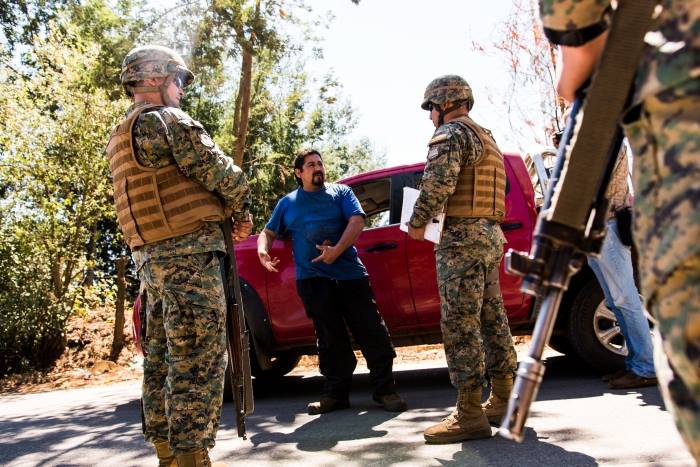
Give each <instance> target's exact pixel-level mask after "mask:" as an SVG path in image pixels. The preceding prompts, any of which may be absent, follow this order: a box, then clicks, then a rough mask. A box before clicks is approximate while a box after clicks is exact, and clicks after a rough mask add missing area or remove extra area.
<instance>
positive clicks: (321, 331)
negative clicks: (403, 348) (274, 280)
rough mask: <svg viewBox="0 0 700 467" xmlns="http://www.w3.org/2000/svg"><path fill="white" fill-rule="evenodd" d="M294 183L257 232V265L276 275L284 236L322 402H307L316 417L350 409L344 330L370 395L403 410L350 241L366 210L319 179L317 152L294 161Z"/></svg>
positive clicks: (352, 362) (345, 191)
mask: <svg viewBox="0 0 700 467" xmlns="http://www.w3.org/2000/svg"><path fill="white" fill-rule="evenodd" d="M294 175H295V177H296V179H297V182H298V183H299V185H300V187H299V188H297V189H296V190H295V191H293V192H291V193H289V194H288V195H287V196H285V197H284V198H282V199H281V200H279V202H278V203H277V206H276V207H275V210H274V211H273V213H272V217H271V218H270V220H269V222H268V223H267V225H266V226H265V230H263V232H262V233H261V234H260V236H259V237H258V257H259V258H260V263H261V264H262V265H263V267H265V269H267V270H268V271H270V272H277V265H278V263H279V259H277V258H271V257H270V255H269V253H268V252H269V250H270V247H271V246H272V242H273V241H274V240H275V238H276V237H277V236H279V235H288V234H289V235H291V237H292V251H293V253H294V264H295V265H296V278H297V293H298V294H299V297H300V298H301V301H302V302H303V304H304V308H305V309H306V314H307V316H308V317H309V318H310V319H311V320H312V321H313V323H314V328H315V330H316V338H317V341H316V345H317V347H318V359H319V366H320V370H321V374H322V375H323V376H325V378H326V380H325V382H324V385H323V392H322V394H321V399H320V401H318V402H312V403H311V404H309V406H308V411H309V414H311V415H316V414H321V413H325V412H330V411H333V410H338V409H344V408H346V407H349V405H350V403H349V400H348V395H349V393H350V383H351V379H352V373H353V371H355V366H356V365H357V360H356V359H355V354H354V353H353V351H352V345H351V343H350V338H349V336H348V333H347V329H346V326H347V328H349V329H350V332H352V336H353V338H354V339H355V342H357V344H358V345H359V346H360V350H361V351H362V355H364V357H365V359H366V360H367V367H368V368H369V376H370V381H371V382H372V385H373V386H374V394H373V396H372V398H373V399H374V401H375V402H377V403H379V404H381V405H382V406H383V407H384V408H385V409H386V410H389V411H392V412H402V411H404V410H406V403H405V402H404V401H403V399H401V397H400V396H399V395H398V394H397V393H396V388H395V384H394V376H393V373H392V365H393V359H394V357H396V353H395V352H394V346H393V345H392V343H391V339H390V338H389V331H388V330H387V328H386V324H384V320H383V319H382V317H381V316H380V315H379V312H378V311H377V304H376V302H375V301H374V294H373V293H372V287H371V286H370V283H369V276H368V275H367V270H366V269H365V266H364V265H363V264H362V262H361V261H360V258H359V257H358V256H357V249H356V248H355V247H354V246H353V243H354V242H355V240H356V239H357V237H358V236H359V235H360V233H361V232H362V229H363V227H364V225H365V222H364V219H365V213H364V211H363V210H362V207H361V206H360V202H359V201H358V199H357V197H356V196H355V194H354V193H353V192H352V190H351V189H350V188H349V187H347V186H345V185H338V184H333V183H325V170H324V167H323V160H322V159H321V154H320V153H319V152H318V151H316V150H314V149H309V150H304V151H302V152H300V153H299V155H297V156H296V158H295V159H294Z"/></svg>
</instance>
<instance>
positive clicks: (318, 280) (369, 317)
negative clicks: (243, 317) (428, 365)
mask: <svg viewBox="0 0 700 467" xmlns="http://www.w3.org/2000/svg"><path fill="white" fill-rule="evenodd" d="M297 293H298V294H299V297H300V298H301V301H302V302H303V303H304V308H305V309H306V314H307V316H308V317H309V318H310V319H311V320H312V321H313V323H314V328H315V329H316V339H317V340H316V345H317V347H318V360H319V366H320V367H321V374H322V375H323V376H325V377H326V381H325V382H324V385H323V395H326V396H331V397H334V398H339V399H345V398H347V397H348V393H349V392H350V384H351V380H352V372H353V371H355V366H356V365H357V360H356V359H355V354H354V353H353V351H352V345H351V343H350V338H349V336H348V332H347V328H349V329H350V332H352V336H353V338H354V339H355V342H356V343H357V344H358V345H359V346H360V350H361V351H362V355H363V356H364V357H365V359H366V360H367V367H368V368H369V379H370V381H371V382H372V385H373V386H374V394H375V395H377V396H379V395H384V394H391V393H393V392H395V391H396V389H395V385H394V375H393V374H392V365H393V362H394V357H396V352H394V346H393V345H392V343H391V339H390V338H389V331H388V330H387V328H386V324H384V320H383V319H382V317H381V316H380V315H379V312H378V311H377V304H376V302H375V301H374V294H373V293H372V287H371V286H370V283H369V279H368V278H366V277H365V278H362V279H354V280H344V281H337V280H333V279H327V278H323V277H314V278H311V279H303V280H298V281H297ZM346 325H347V328H346Z"/></svg>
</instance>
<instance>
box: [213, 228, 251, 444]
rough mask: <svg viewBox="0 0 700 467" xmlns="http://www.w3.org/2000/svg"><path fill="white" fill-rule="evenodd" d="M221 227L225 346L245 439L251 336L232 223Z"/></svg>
mask: <svg viewBox="0 0 700 467" xmlns="http://www.w3.org/2000/svg"><path fill="white" fill-rule="evenodd" d="M222 230H223V232H224V240H225V241H226V257H225V258H224V261H223V263H222V265H221V268H222V276H223V277H224V294H225V295H226V347H227V349H228V364H229V367H230V368H231V376H230V377H231V390H232V392H233V403H234V407H235V409H236V427H237V428H238V436H239V437H240V438H243V439H246V432H245V417H246V415H250V414H252V413H253V408H254V405H253V382H252V380H251V373H250V341H249V339H250V337H249V335H248V330H247V329H246V323H245V314H244V312H243V297H242V295H241V281H240V278H239V277H238V266H237V264H236V253H235V251H234V249H233V226H232V222H231V219H227V220H226V221H225V222H224V224H223V226H222Z"/></svg>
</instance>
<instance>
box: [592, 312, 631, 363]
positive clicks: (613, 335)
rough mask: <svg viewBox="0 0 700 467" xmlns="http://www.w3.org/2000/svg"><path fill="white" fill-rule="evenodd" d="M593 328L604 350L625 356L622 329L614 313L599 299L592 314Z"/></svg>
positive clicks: (625, 346)
mask: <svg viewBox="0 0 700 467" xmlns="http://www.w3.org/2000/svg"><path fill="white" fill-rule="evenodd" d="M593 330H594V332H595V337H596V338H597V339H598V342H600V344H601V345H602V346H603V347H605V349H606V350H608V351H610V352H612V353H614V354H617V355H622V356H625V357H626V356H627V342H625V338H624V337H623V335H622V329H620V325H619V324H618V322H617V319H616V318H615V314H614V313H613V312H612V310H610V309H609V308H608V307H606V306H605V301H604V300H603V301H601V302H600V303H599V304H598V307H597V308H596V309H595V313H594V314H593Z"/></svg>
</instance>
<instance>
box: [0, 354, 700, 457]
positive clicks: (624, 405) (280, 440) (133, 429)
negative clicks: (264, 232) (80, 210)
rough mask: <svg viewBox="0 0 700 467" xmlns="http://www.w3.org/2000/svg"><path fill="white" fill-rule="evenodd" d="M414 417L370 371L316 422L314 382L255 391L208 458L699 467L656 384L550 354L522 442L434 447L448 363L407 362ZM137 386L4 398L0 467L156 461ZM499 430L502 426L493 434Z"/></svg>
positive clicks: (403, 384) (296, 380) (449, 394)
mask: <svg viewBox="0 0 700 467" xmlns="http://www.w3.org/2000/svg"><path fill="white" fill-rule="evenodd" d="M396 378H397V383H398V385H399V389H400V392H401V394H402V395H403V396H404V398H405V399H406V401H407V402H408V404H409V410H408V411H406V412H404V413H401V414H393V413H389V412H386V411H384V410H382V409H381V408H379V407H377V406H376V405H375V404H374V403H373V402H372V401H371V397H370V395H371V387H370V385H369V382H368V378H367V375H366V374H358V375H356V377H355V379H354V383H353V384H354V388H353V393H352V396H351V399H350V402H351V407H350V408H349V409H346V410H342V411H338V412H334V413H329V414H324V415H321V416H309V415H307V414H306V404H307V403H308V402H309V401H311V400H313V399H314V398H315V397H316V395H317V394H318V392H319V390H320V388H321V378H320V377H319V376H318V375H315V374H309V375H303V376H292V377H285V378H283V380H282V381H280V382H279V383H278V384H275V385H274V386H268V387H262V386H256V388H255V391H256V399H255V404H256V407H255V413H254V414H253V415H252V416H250V417H249V418H248V420H247V428H248V439H247V440H241V439H238V438H237V437H236V429H235V424H234V418H233V407H232V404H231V403H227V404H225V405H224V408H223V418H222V427H221V429H220V430H219V435H218V439H217V445H216V447H215V448H214V450H213V451H212V452H211V456H212V459H214V460H224V461H226V462H227V463H228V465H230V466H231V465H246V466H248V465H251V466H268V465H274V466H278V465H290V466H292V465H293V466H298V465H303V466H316V465H323V466H331V465H333V466H341V465H342V466H364V465H400V466H458V465H459V466H461V465H470V466H537V467H541V466H594V465H644V466H646V465H658V466H691V465H695V464H694V462H693V461H692V458H691V457H690V455H689V454H688V453H687V451H686V450H685V447H684V445H683V442H682V441H681V439H680V436H679V435H678V433H677V432H676V430H675V427H674V425H673V422H672V419H671V417H670V415H669V414H668V412H666V410H665V409H664V406H663V402H662V399H661V396H660V394H659V392H658V390H657V389H656V388H644V389H640V390H610V389H608V387H607V385H606V384H605V383H603V382H601V381H600V378H599V377H598V376H597V375H595V374H593V373H590V372H588V371H587V370H583V369H581V366H580V364H578V363H576V362H575V361H572V360H570V359H568V358H567V357H561V356H559V357H550V358H549V359H548V361H547V373H546V375H545V382H544V384H543V385H542V387H541V389H540V392H539V397H538V400H537V402H536V403H535V404H534V406H533V408H532V413H531V415H530V419H529V421H528V424H527V432H526V436H525V440H524V442H523V443H522V444H516V443H513V442H511V441H508V440H505V439H502V438H500V437H494V438H492V439H486V440H478V441H471V442H465V443H460V444H450V445H427V444H425V443H424V441H423V430H424V429H425V428H426V427H427V426H429V425H431V424H433V423H436V422H438V421H440V419H441V418H442V417H443V416H445V415H446V414H447V413H448V412H449V411H450V410H451V409H452V408H453V406H454V399H455V391H454V390H453V389H452V387H451V386H450V384H449V379H448V375H447V370H446V368H445V367H444V363H443V364H441V362H439V361H433V362H427V363H423V364H421V365H418V366H416V365H412V366H399V367H397V368H396ZM139 391H140V387H139V383H138V382H129V383H120V384H114V385H110V386H102V387H94V388H82V389H74V390H61V391H53V392H47V393H39V394H27V395H12V396H3V397H1V398H0V465H3V466H28V465H32V466H34V465H42V466H43V465H49V466H54V465H105V466H117V465H118V466H137V465H156V462H155V457H154V454H153V451H152V448H151V447H150V445H148V444H146V443H145V442H144V441H143V438H142V436H141V419H140V411H139ZM494 433H495V429H494Z"/></svg>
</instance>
